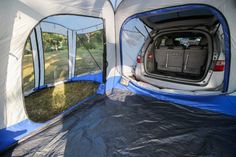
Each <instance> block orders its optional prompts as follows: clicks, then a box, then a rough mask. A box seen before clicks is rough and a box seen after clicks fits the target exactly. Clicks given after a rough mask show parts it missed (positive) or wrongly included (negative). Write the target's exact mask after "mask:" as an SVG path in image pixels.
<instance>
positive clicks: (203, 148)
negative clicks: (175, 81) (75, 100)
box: [4, 91, 236, 157]
mask: <svg viewBox="0 0 236 157" xmlns="http://www.w3.org/2000/svg"><path fill="white" fill-rule="evenodd" d="M222 105H223V104H222ZM4 155H5V156H71V157H74V156H81V157H94V156H96V157H105V156H106V157H110V156H134V157H136V156H139V157H140V156H143V157H144V156H145V157H147V156H153V157H156V156H159V157H174V156H179V157H184V156H188V157H190V156H191V157H195V156H204V157H206V156H207V157H210V156H212V157H218V156H219V157H222V156H227V157H231V156H232V157H235V156H236V118H235V117H230V116H226V115H222V114H218V113H213V112H209V111H204V110H200V109H195V108H191V107H185V106H180V105H175V104H169V103H165V102H160V101H157V100H156V99H153V98H150V97H145V96H140V95H134V94H132V93H129V92H121V91H115V92H114V93H113V94H111V95H110V96H107V97H104V96H97V97H96V98H95V99H93V100H91V101H89V102H87V103H85V104H84V105H83V106H81V107H80V108H79V109H78V110H76V111H75V112H73V113H71V114H70V115H69V116H67V117H65V118H64V119H62V120H61V121H59V122H57V123H55V124H53V125H52V126H50V127H49V128H48V129H46V130H44V131H43V132H40V133H39V134H37V135H35V136H33V137H31V138H29V139H28V140H26V141H24V142H22V143H20V144H19V145H18V146H16V147H15V148H13V149H11V150H8V151H7V152H6V153H5V154H4Z"/></svg>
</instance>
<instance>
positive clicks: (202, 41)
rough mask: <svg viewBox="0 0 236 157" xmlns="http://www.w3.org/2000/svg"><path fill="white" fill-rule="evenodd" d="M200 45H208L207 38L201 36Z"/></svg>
mask: <svg viewBox="0 0 236 157" xmlns="http://www.w3.org/2000/svg"><path fill="white" fill-rule="evenodd" d="M199 45H200V46H207V45H208V40H207V38H202V40H201V41H200V43H199Z"/></svg>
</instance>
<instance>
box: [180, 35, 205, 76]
mask: <svg viewBox="0 0 236 157" xmlns="http://www.w3.org/2000/svg"><path fill="white" fill-rule="evenodd" d="M207 44H208V41H207V39H206V38H203V39H202V40H201V42H200V44H199V46H191V47H190V48H189V49H186V50H185V54H184V69H183V72H184V73H188V74H196V75H199V74H201V70H202V67H203V66H204V64H205V61H206V58H207V52H208V50H207Z"/></svg>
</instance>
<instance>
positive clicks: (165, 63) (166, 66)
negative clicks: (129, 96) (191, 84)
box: [145, 30, 212, 81]
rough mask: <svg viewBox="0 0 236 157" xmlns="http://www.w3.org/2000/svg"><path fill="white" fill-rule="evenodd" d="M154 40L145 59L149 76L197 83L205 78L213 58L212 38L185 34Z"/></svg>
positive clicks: (170, 33)
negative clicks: (196, 81)
mask: <svg viewBox="0 0 236 157" xmlns="http://www.w3.org/2000/svg"><path fill="white" fill-rule="evenodd" d="M154 40H155V41H154V43H153V45H152V48H151V51H149V52H148V53H147V54H146V55H147V56H146V57H145V58H146V64H145V65H146V70H147V73H150V74H156V75H163V76H165V77H167V76H172V77H175V78H184V79H191V80H198V81H199V80H201V79H202V78H203V77H204V75H205V73H206V69H208V66H207V65H209V64H207V63H208V62H209V61H208V58H210V57H211V56H212V48H211V45H212V43H211V40H210V36H209V35H207V34H206V33H203V32H201V31H196V30H194V31H189V30H183V31H173V32H168V33H160V35H157V37H156V38H155V39H154ZM153 56H154V57H153Z"/></svg>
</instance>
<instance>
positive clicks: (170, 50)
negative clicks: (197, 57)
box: [155, 39, 184, 72]
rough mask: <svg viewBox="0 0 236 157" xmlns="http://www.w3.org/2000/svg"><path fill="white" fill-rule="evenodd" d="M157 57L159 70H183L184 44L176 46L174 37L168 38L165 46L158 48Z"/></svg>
mask: <svg viewBox="0 0 236 157" xmlns="http://www.w3.org/2000/svg"><path fill="white" fill-rule="evenodd" d="M155 59H156V61H157V70H162V71H171V72H182V69H183V62H184V50H183V48H182V46H175V45H174V41H173V39H167V40H166V43H165V46H161V47H160V48H159V49H156V52H155Z"/></svg>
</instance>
